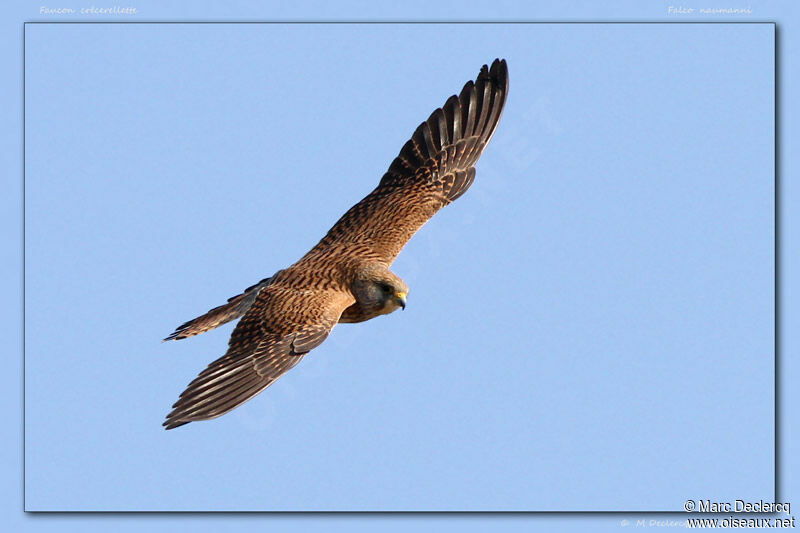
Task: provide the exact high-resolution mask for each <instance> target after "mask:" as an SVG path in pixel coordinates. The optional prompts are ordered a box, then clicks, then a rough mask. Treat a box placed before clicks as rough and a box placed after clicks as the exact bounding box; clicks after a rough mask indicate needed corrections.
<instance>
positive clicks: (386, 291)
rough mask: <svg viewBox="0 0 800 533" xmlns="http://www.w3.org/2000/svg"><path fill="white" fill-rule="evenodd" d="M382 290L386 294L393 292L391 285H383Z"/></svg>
mask: <svg viewBox="0 0 800 533" xmlns="http://www.w3.org/2000/svg"><path fill="white" fill-rule="evenodd" d="M381 290H382V291H383V292H385V293H386V294H389V293H391V292H392V288H391V287H390V286H388V285H381Z"/></svg>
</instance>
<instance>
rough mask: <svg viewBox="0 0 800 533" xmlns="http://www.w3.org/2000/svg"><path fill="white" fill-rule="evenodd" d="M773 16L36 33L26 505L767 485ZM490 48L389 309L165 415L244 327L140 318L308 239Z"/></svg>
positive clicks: (218, 287) (526, 497) (313, 505)
mask: <svg viewBox="0 0 800 533" xmlns="http://www.w3.org/2000/svg"><path fill="white" fill-rule="evenodd" d="M772 38H773V29H772V26H769V25H762V26H756V25H715V26H710V25H681V26H676V25H671V26H667V25H635V26H634V25H613V26H609V25H606V26H592V25H569V26H565V25H537V26H494V27H493V26H378V27H376V26H356V27H353V26H288V27H287V26H255V25H253V26H251V25H247V26H90V27H89V26H29V27H28V30H27V41H26V50H27V71H26V76H27V77H26V82H27V91H26V99H27V100H26V101H27V115H26V118H27V123H26V133H27V137H26V141H27V146H26V148H27V151H26V156H27V167H26V171H27V181H26V215H27V226H26V237H27V241H26V244H27V247H26V253H27V272H26V274H27V300H26V303H27V316H26V318H27V334H28V336H27V359H26V370H27V372H26V374H27V381H26V387H27V396H26V401H27V412H26V415H27V418H26V422H27V433H26V444H27V446H26V452H27V463H26V467H27V479H26V491H27V492H26V496H27V505H28V508H29V509H108V510H112V509H132V510H135V509H213V510H226V509H248V510H258V509H401V510H402V509H514V510H522V509H529V510H559V509H561V510H637V509H639V510H645V509H663V510H679V509H680V507H681V505H682V504H683V501H684V500H685V499H686V498H687V497H691V496H695V497H698V498H699V497H708V498H712V499H715V498H716V499H721V500H731V499H735V498H740V497H743V498H745V499H759V498H763V499H770V498H771V497H772V486H773V477H772V473H771V466H772V461H773V455H772V435H773V425H772V416H773V413H772V394H773V388H772V384H773V378H774V375H773V366H772V364H773V363H772V354H771V349H772V342H773V338H772V328H773V318H774V317H773V315H772V312H773V308H772V292H771V291H772V283H773V279H772V269H773V263H772V258H773V248H772V240H773V233H772V231H773V229H772V220H773V216H774V212H773V195H774V189H773V178H774V176H773V174H772V171H773V167H772V157H773V153H772V132H773V122H772V115H771V113H772V105H773V100H772V95H773V87H772V79H773V72H772V46H773V45H772ZM442 41H443V42H457V43H459V46H458V52H457V53H456V54H450V53H445V52H443V51H438V49H437V46H436V44H437V43H440V42H442ZM364 43H369V46H366V47H365V46H364ZM432 50H433V51H435V52H431V51H432ZM496 56H503V57H506V58H507V59H508V61H509V68H510V72H511V79H512V87H511V96H510V98H509V103H508V106H507V111H506V114H505V116H504V118H503V121H502V123H501V126H500V129H499V130H498V133H497V135H496V136H495V138H494V140H493V141H492V144H491V145H490V147H489V148H488V150H487V152H486V153H485V155H484V157H483V158H482V159H481V162H480V163H479V166H478V177H477V179H476V183H475V185H474V186H473V188H472V189H471V190H470V191H469V193H468V194H467V195H465V197H464V198H462V199H461V200H459V201H458V202H457V203H456V204H454V205H453V206H451V207H449V208H448V209H446V210H445V211H443V212H442V213H440V214H439V215H438V216H437V217H436V218H435V219H434V220H433V221H432V222H431V223H430V224H429V225H428V226H426V227H425V228H423V230H422V231H421V232H420V233H419V234H418V235H417V236H416V237H415V239H414V240H413V241H412V242H411V243H410V244H409V246H408V247H407V248H406V250H405V251H404V252H403V254H402V255H401V256H400V258H399V259H398V261H397V262H396V263H395V266H394V271H395V272H397V273H398V274H399V275H401V276H402V277H403V278H404V279H405V280H406V281H407V282H408V283H409V285H410V286H411V295H410V300H409V308H408V309H407V310H406V312H405V313H402V314H396V315H393V316H391V317H389V318H385V319H378V320H375V321H372V322H370V323H367V324H363V325H356V326H347V325H345V326H342V327H340V328H337V329H336V330H335V332H334V334H333V335H332V337H331V338H330V339H329V340H328V341H327V342H326V343H325V344H324V345H323V346H322V347H321V348H319V349H318V350H316V351H315V352H313V353H312V355H311V356H310V357H308V358H306V360H304V361H303V363H302V364H301V365H298V367H297V368H296V369H295V370H293V371H292V372H291V373H290V374H289V375H287V376H286V377H285V378H284V379H282V380H281V381H280V382H279V383H277V384H276V385H275V386H274V387H272V388H270V389H268V390H267V391H266V392H264V393H263V394H262V395H260V396H259V397H258V398H257V399H255V400H253V401H252V402H250V403H248V404H247V405H246V406H244V407H242V408H241V409H239V410H237V411H236V412H234V413H232V414H230V415H228V416H226V417H223V418H221V419H219V420H216V421H214V422H210V423H203V424H192V425H190V426H188V427H186V428H181V429H180V430H177V431H174V432H169V433H166V432H163V431H162V430H161V429H160V428H159V423H160V420H161V418H162V416H163V414H164V413H165V412H166V410H167V408H168V407H169V405H170V404H171V403H172V401H174V399H175V397H176V395H177V394H178V393H179V392H180V390H182V387H183V386H184V385H185V384H186V383H187V382H188V381H189V380H190V379H191V378H192V377H193V376H194V375H195V374H196V373H197V372H198V371H199V370H201V369H202V368H203V367H204V365H205V364H206V363H207V362H209V361H210V360H212V359H213V358H215V357H217V356H218V355H219V354H220V353H221V351H223V350H224V347H225V344H226V342H227V334H228V333H229V332H230V327H228V328H225V330H224V331H218V332H213V333H210V334H207V335H205V336H203V337H198V338H196V339H191V340H188V341H182V342H181V343H170V344H163V345H162V344H159V342H158V340H159V339H160V338H161V337H163V335H165V334H166V333H168V332H169V331H170V330H171V329H172V328H173V327H174V326H175V325H177V324H178V323H180V322H182V321H183V320H185V319H188V318H191V317H192V316H195V315H196V314H198V313H200V312H203V311H204V310H205V309H207V308H209V307H211V306H214V305H217V304H219V303H221V302H222V301H224V299H225V298H226V297H228V296H231V295H233V294H235V293H236V292H237V291H239V290H240V289H242V288H244V287H245V286H247V285H249V284H250V283H252V282H255V281H257V280H258V279H260V278H261V277H263V276H265V275H268V274H270V273H272V272H273V271H274V270H276V269H278V268H281V267H282V266H285V265H287V264H290V263H291V262H293V261H294V260H296V259H297V258H298V257H299V256H300V255H302V253H304V252H305V251H306V250H307V249H308V248H309V247H310V246H311V245H313V244H314V242H316V240H317V239H319V238H320V237H321V236H322V235H323V234H324V232H325V231H326V230H327V228H328V227H329V226H330V225H331V224H332V223H333V222H334V221H335V219H336V218H337V217H338V216H339V215H340V214H341V213H343V212H344V211H345V210H346V209H347V207H349V206H350V205H352V203H354V202H355V201H357V200H358V199H359V198H360V197H361V196H363V195H364V194H365V193H366V192H368V191H369V190H370V189H371V188H372V187H373V186H374V184H375V183H376V182H377V180H378V179H379V177H380V175H381V173H382V172H383V171H384V170H385V168H386V167H387V166H388V163H389V162H390V161H391V158H392V157H394V155H396V152H397V150H399V148H400V146H402V143H403V142H404V141H405V140H406V139H407V137H408V136H409V135H410V133H411V132H412V131H413V128H414V127H415V126H416V125H417V124H418V123H419V122H420V121H421V120H422V119H424V118H425V117H426V116H427V114H428V113H429V112H430V111H431V110H432V109H433V108H434V107H436V106H438V105H441V103H443V101H444V99H445V98H446V97H447V96H448V95H449V94H452V93H453V92H456V91H457V90H459V89H460V87H461V85H462V84H463V82H464V81H466V80H467V79H469V78H471V77H474V75H475V73H476V72H477V68H478V67H479V66H480V64H481V63H483V62H488V61H490V60H491V59H493V58H494V57H496ZM445 59H446V60H445ZM320 95H324V97H322V98H321V97H320ZM498 341H499V342H498ZM732 420H734V421H736V420H738V421H741V423H731V421H732ZM745 421H746V422H745ZM745 429H746V430H745ZM54 442H56V443H58V445H57V446H55V445H54ZM222 450H224V452H222V453H221V451H222ZM733 465H735V468H734V467H733ZM76 480H80V482H76ZM700 495H707V496H700Z"/></svg>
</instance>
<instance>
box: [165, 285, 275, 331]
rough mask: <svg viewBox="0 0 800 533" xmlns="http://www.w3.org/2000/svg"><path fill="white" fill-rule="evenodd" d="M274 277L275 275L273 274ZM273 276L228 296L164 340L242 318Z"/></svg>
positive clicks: (179, 327)
mask: <svg viewBox="0 0 800 533" xmlns="http://www.w3.org/2000/svg"><path fill="white" fill-rule="evenodd" d="M273 277H274V276H273ZM271 281H272V278H266V279H262V280H261V281H259V282H258V283H256V284H255V285H252V286H250V287H248V288H247V289H245V291H244V292H243V293H242V294H239V295H237V296H234V297H232V298H228V303H226V304H225V305H220V306H219V307H215V308H214V309H211V310H210V311H208V312H207V313H206V314H204V315H201V316H199V317H197V318H194V319H192V320H190V321H188V322H184V323H183V324H181V325H180V326H178V327H177V329H175V331H173V332H172V333H171V334H170V335H169V336H168V337H167V338H165V339H164V341H171V340H180V339H185V338H187V337H193V336H194V335H199V334H200V333H205V332H206V331H209V330H212V329H214V328H216V327H219V326H221V325H223V324H226V323H228V322H230V321H231V320H236V319H237V318H241V317H242V315H244V314H245V313H246V312H247V311H248V310H249V309H250V306H252V305H253V302H254V301H255V299H256V296H258V293H259V292H260V291H261V289H263V288H264V287H266V286H267V285H269V284H270V282H271Z"/></svg>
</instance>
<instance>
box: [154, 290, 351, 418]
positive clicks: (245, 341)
mask: <svg viewBox="0 0 800 533" xmlns="http://www.w3.org/2000/svg"><path fill="white" fill-rule="evenodd" d="M350 303H352V299H351V298H350V297H347V296H345V295H343V294H341V293H339V294H337V293H336V291H332V290H328V291H325V290H319V291H308V290H305V291H296V290H292V289H290V288H286V287H280V286H275V285H270V286H268V287H266V288H265V289H263V290H261V291H260V292H259V294H258V296H257V297H256V298H255V301H254V302H253V304H252V306H251V308H250V310H248V312H247V313H246V314H245V316H244V317H243V318H242V320H241V321H240V322H239V324H237V326H236V328H235V329H234V331H233V334H232V335H231V340H230V342H229V346H228V351H227V352H226V353H225V355H223V356H222V357H220V358H219V359H217V360H216V361H214V362H212V363H211V364H209V365H208V367H207V368H206V369H205V370H203V371H202V372H201V373H200V374H199V375H198V376H197V377H196V378H195V379H194V380H193V381H192V382H191V383H190V384H189V385H188V386H187V387H186V390H185V391H183V393H181V395H180V397H179V398H178V401H177V402H175V404H174V405H173V406H172V407H173V409H172V411H171V412H170V413H169V414H168V415H167V419H166V421H165V422H164V426H166V428H167V429H172V428H175V427H178V426H182V425H184V424H187V423H189V422H194V421H197V420H208V419H211V418H216V417H218V416H220V415H223V414H225V413H227V412H228V411H230V410H232V409H234V408H236V407H238V406H239V405H241V404H243V403H244V402H246V401H247V400H249V399H251V398H253V397H254V396H255V395H257V394H258V393H259V392H261V391H262V390H264V389H266V388H267V387H268V386H270V385H271V384H272V383H274V382H275V381H276V380H277V379H278V378H280V377H281V376H282V375H283V374H285V373H286V372H287V371H289V370H290V369H292V368H293V367H294V366H295V365H296V364H297V363H299V362H300V360H301V359H302V358H303V356H305V354H307V353H308V352H309V351H311V350H313V349H314V348H316V347H317V346H319V345H320V344H322V342H323V341H324V340H325V339H326V338H327V336H328V334H329V333H330V332H331V330H332V329H333V327H334V326H335V325H336V323H337V321H338V319H339V316H340V315H341V312H342V311H343V310H344V308H345V307H347V306H348V305H349V304H350Z"/></svg>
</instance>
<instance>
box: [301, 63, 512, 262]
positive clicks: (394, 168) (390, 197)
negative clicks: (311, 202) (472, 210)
mask: <svg viewBox="0 0 800 533" xmlns="http://www.w3.org/2000/svg"><path fill="white" fill-rule="evenodd" d="M507 96H508V69H507V67H506V62H505V60H499V59H496V60H495V61H494V62H493V63H492V66H491V67H487V66H486V65H484V66H483V67H482V68H481V70H480V73H479V74H478V77H477V79H476V80H475V81H474V82H473V81H468V82H467V83H466V85H464V88H463V89H462V90H461V93H460V94H459V95H458V96H456V95H453V96H451V97H450V98H448V99H447V101H446V102H445V104H444V106H442V107H441V108H438V109H436V110H435V111H434V112H433V113H431V115H430V117H429V118H428V120H426V121H425V122H423V123H421V124H420V125H419V126H418V127H417V129H416V130H415V131H414V134H413V135H412V136H411V139H409V140H408V142H406V143H405V145H403V148H402V149H401V150H400V153H399V155H398V156H397V157H396V158H395V159H394V160H393V161H392V164H391V165H390V166H389V170H388V171H387V172H386V174H384V176H383V178H382V179H381V181H380V183H379V185H378V187H377V188H376V189H375V190H374V191H372V192H371V193H370V194H369V195H367V197H365V198H364V199H363V200H361V201H360V202H359V203H358V204H356V205H354V206H353V207H352V208H351V209H350V210H349V211H348V212H347V213H345V214H344V216H342V218H340V219H339V221H338V222H337V223H336V224H335V225H334V226H333V228H331V230H330V231H329V232H328V234H327V235H326V236H325V237H324V238H323V239H322V240H321V241H320V243H319V244H318V245H317V246H316V247H315V248H314V249H313V250H312V251H311V252H309V253H310V254H314V253H317V252H319V251H321V250H324V249H326V248H327V247H329V246H331V245H334V244H337V243H361V244H368V245H369V246H370V247H371V249H372V251H373V252H374V253H375V254H376V255H377V256H378V257H380V258H382V259H383V260H384V261H385V262H386V263H391V262H392V261H394V258H395V257H396V256H397V254H398V253H400V250H402V248H403V246H405V244H406V243H407V242H408V240H409V239H410V238H411V237H412V236H413V235H414V233H415V232H416V231H417V230H418V229H419V228H420V227H421V226H422V225H423V224H424V223H425V222H427V221H428V220H429V219H430V217H432V216H433V215H434V214H435V213H436V212H437V211H438V210H439V209H441V208H442V207H444V206H445V205H447V204H449V203H451V202H453V201H454V200H455V199H457V198H458V197H460V196H461V195H462V194H464V193H465V192H466V191H467V189H469V187H470V185H471V184H472V182H473V181H474V179H475V169H474V165H475V163H476V162H477V160H478V158H479V157H480V155H481V153H483V149H484V148H485V147H486V145H487V143H488V142H489V140H490V139H491V138H492V135H494V132H495V130H496V129H497V124H498V122H499V120H500V116H501V115H502V112H503V107H504V105H505V101H506V97H507Z"/></svg>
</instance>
